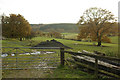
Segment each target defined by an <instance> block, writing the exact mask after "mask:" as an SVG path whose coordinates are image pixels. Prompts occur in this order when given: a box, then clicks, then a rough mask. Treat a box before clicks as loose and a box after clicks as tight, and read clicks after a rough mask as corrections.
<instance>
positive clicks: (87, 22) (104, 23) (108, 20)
mask: <svg viewBox="0 0 120 80" xmlns="http://www.w3.org/2000/svg"><path fill="white" fill-rule="evenodd" d="M115 21H116V19H115V17H114V15H113V14H112V13H111V12H110V11H108V10H106V9H101V8H96V7H94V8H90V9H87V10H86V11H85V12H84V13H83V15H82V16H81V17H80V20H79V21H78V23H77V24H78V25H79V26H80V27H79V30H80V33H79V34H78V36H77V38H78V39H83V38H88V37H89V38H91V39H92V40H94V41H97V42H98V46H100V45H101V42H102V41H106V42H107V41H108V42H110V39H109V38H108V37H107V35H108V34H109V33H110V31H111V30H112V28H113V27H114V24H115Z"/></svg>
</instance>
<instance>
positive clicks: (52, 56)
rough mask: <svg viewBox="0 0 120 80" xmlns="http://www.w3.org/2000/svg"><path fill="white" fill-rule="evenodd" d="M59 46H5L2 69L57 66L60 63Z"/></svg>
mask: <svg viewBox="0 0 120 80" xmlns="http://www.w3.org/2000/svg"><path fill="white" fill-rule="evenodd" d="M59 49H60V48H59V47H3V48H2V55H1V57H2V69H3V70H4V69H41V68H56V67H57V66H58V65H59V64H60V54H59V53H60V50H59Z"/></svg>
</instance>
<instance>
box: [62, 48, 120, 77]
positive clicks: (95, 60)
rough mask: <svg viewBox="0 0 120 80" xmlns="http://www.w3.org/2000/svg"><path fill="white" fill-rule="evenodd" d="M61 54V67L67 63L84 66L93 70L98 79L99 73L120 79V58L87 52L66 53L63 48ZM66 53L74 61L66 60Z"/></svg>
mask: <svg viewBox="0 0 120 80" xmlns="http://www.w3.org/2000/svg"><path fill="white" fill-rule="evenodd" d="M60 52H61V65H64V62H65V61H69V62H71V63H74V64H77V65H78V66H84V67H85V68H88V69H91V70H93V71H94V74H95V76H96V78H98V76H99V75H98V74H99V73H102V74H104V75H107V76H110V77H115V78H120V58H115V57H108V56H105V54H102V53H101V54H100V52H97V51H95V52H94V53H90V52H88V51H85V50H83V51H82V52H72V51H65V50H64V49H63V48H61V49H60ZM65 53H68V54H70V55H71V57H72V59H66V58H65V55H66V54H65Z"/></svg>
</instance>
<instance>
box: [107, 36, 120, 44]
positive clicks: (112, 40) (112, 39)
mask: <svg viewBox="0 0 120 80" xmlns="http://www.w3.org/2000/svg"><path fill="white" fill-rule="evenodd" d="M109 38H110V39H111V42H112V43H116V44H118V36H113V37H109Z"/></svg>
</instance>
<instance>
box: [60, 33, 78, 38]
mask: <svg viewBox="0 0 120 80" xmlns="http://www.w3.org/2000/svg"><path fill="white" fill-rule="evenodd" d="M62 35H64V38H67V39H77V35H78V34H77V33H62Z"/></svg>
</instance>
